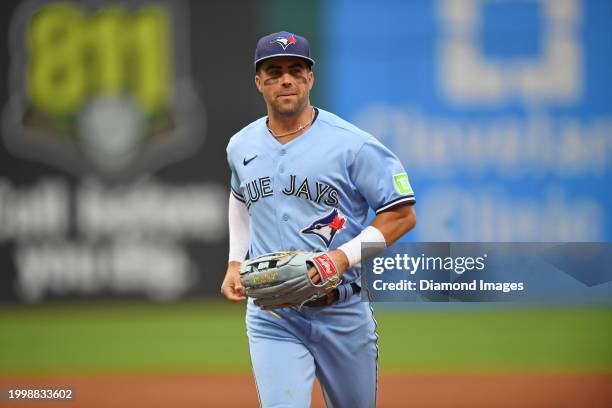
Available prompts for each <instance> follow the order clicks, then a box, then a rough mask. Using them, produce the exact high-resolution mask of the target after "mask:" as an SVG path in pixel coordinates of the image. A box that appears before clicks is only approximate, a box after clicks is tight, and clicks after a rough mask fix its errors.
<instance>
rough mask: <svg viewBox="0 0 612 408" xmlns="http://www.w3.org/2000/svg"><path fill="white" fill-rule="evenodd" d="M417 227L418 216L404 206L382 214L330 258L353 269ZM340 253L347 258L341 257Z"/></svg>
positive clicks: (333, 252)
mask: <svg viewBox="0 0 612 408" xmlns="http://www.w3.org/2000/svg"><path fill="white" fill-rule="evenodd" d="M415 225H416V215H415V213H414V210H413V209H412V207H409V206H402V207H398V208H396V209H392V210H388V211H385V212H382V213H380V214H378V215H377V216H376V217H375V218H374V220H372V223H371V224H370V225H369V226H368V227H367V228H365V229H364V230H363V231H361V233H360V234H359V235H357V236H356V237H355V238H353V239H352V240H350V241H348V242H346V243H344V244H342V245H340V246H339V247H338V249H337V250H335V251H332V252H331V253H330V256H333V259H334V261H338V262H339V263H345V261H347V262H348V265H347V267H352V266H354V265H356V264H358V263H360V262H363V261H365V260H366V259H367V258H369V257H371V256H375V255H376V254H377V253H379V252H381V251H383V250H384V249H385V248H386V247H387V246H388V245H391V244H393V243H394V242H395V241H397V240H398V239H399V238H400V237H401V236H402V235H404V234H405V233H407V232H408V231H410V230H411V229H412V228H414V226H415ZM363 244H368V251H367V253H364V251H363V250H362V245H363ZM339 252H340V253H343V254H344V255H345V256H344V257H343V256H340V255H339V254H338V253H339Z"/></svg>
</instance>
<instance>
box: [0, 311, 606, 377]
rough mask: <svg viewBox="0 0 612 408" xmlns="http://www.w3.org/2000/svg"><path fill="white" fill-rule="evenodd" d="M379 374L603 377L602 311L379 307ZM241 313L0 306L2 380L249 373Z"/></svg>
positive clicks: (604, 320) (603, 316) (603, 329)
mask: <svg viewBox="0 0 612 408" xmlns="http://www.w3.org/2000/svg"><path fill="white" fill-rule="evenodd" d="M376 317H377V320H378V325H379V326H378V327H379V335H380V350H381V354H380V369H381V372H382V373H422V372H432V373H436V372H468V373H474V372H475V373H478V372H522V373H525V372H540V373H541V372H552V373H564V372H568V373H611V372H612V309H597V308H585V309H572V310H567V309H553V310H537V309H506V310H504V309H495V310H485V309H482V308H480V309H472V310H456V311H449V310H436V311H434V310H416V311H415V310H412V311H406V310H404V311H399V310H389V309H384V310H383V309H381V310H378V311H377V313H376ZM246 346H247V339H246V334H245V328H244V305H238V306H234V305H228V304H226V303H219V302H186V303H178V304H169V305H151V304H142V303H111V304H97V303H94V304H68V305H51V306H45V307H42V306H30V307H25V306H3V307H2V309H1V310H0V372H1V373H2V374H3V375H5V376H7V375H9V376H10V375H32V374H36V375H47V374H71V373H77V374H103V373H112V372H121V373H162V372H163V373H169V372H176V373H213V374H215V373H250V365H249V364H250V363H249V356H248V351H247V347H246Z"/></svg>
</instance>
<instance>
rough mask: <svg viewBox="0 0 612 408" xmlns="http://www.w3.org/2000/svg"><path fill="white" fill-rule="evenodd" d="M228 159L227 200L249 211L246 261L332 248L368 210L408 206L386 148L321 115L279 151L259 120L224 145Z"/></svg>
mask: <svg viewBox="0 0 612 408" xmlns="http://www.w3.org/2000/svg"><path fill="white" fill-rule="evenodd" d="M227 154H228V162H229V165H230V169H231V171H232V179H231V189H232V193H233V195H234V196H235V197H236V198H237V199H238V200H240V201H242V202H244V203H245V205H246V206H247V207H248V210H249V215H250V247H249V253H250V256H257V255H260V254H262V253H266V252H272V251H277V250H291V249H303V250H315V249H326V250H328V249H334V248H337V247H338V246H339V245H342V244H343V243H345V242H347V241H349V240H351V239H352V238H354V237H355V236H356V235H358V234H359V233H360V232H361V231H362V230H363V228H365V227H366V225H365V223H366V219H367V215H368V209H369V208H372V209H373V210H374V211H375V212H376V213H380V212H382V211H385V210H388V209H390V208H393V207H395V206H398V205H405V204H412V203H414V202H415V198H414V193H413V191H412V188H411V187H410V183H409V181H408V176H407V175H406V171H405V170H404V168H403V166H402V164H401V162H400V161H399V159H398V158H397V157H396V156H395V155H394V154H393V153H392V152H391V151H390V150H389V149H387V148H386V147H385V146H383V145H382V144H381V143H380V142H379V141H378V140H377V139H375V138H374V137H373V136H371V135H369V134H367V133H366V132H364V131H362V130H361V129H359V128H357V127H356V126H354V125H352V124H350V123H348V122H346V121H344V120H343V119H341V118H339V117H338V116H336V115H334V114H332V113H329V112H326V111H324V110H321V109H317V112H316V115H315V120H314V122H313V124H312V126H311V127H310V128H309V129H308V130H307V131H306V132H305V133H304V134H302V135H301V136H299V137H297V138H296V139H294V140H292V141H290V142H288V143H286V144H281V143H279V142H278V141H277V140H276V139H275V138H274V137H273V136H272V135H271V134H270V133H269V131H268V129H267V126H266V118H265V117H264V118H261V119H259V120H256V121H255V122H253V123H251V124H250V125H248V126H246V127H245V128H243V129H242V130H240V131H239V132H238V133H236V134H235V135H234V136H233V137H232V138H231V140H230V142H229V144H228V147H227ZM348 272H349V271H347V273H348ZM346 278H350V277H349V276H346Z"/></svg>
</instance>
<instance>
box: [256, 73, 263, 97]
mask: <svg viewBox="0 0 612 408" xmlns="http://www.w3.org/2000/svg"><path fill="white" fill-rule="evenodd" d="M255 86H256V87H257V90H258V91H259V92H260V93H261V92H262V89H261V87H262V86H261V78H260V77H259V75H257V74H255Z"/></svg>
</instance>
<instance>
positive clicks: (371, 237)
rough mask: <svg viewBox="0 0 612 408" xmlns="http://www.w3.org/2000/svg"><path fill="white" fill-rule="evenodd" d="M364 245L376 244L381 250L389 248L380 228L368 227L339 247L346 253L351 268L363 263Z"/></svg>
mask: <svg viewBox="0 0 612 408" xmlns="http://www.w3.org/2000/svg"><path fill="white" fill-rule="evenodd" d="M362 243H368V244H375V246H376V247H378V248H380V249H385V248H386V247H387V242H386V241H385V236H384V235H383V234H382V232H380V230H379V229H378V228H376V227H373V226H371V225H370V226H368V227H366V229H364V230H363V231H361V233H359V235H357V236H356V237H355V238H353V239H351V240H350V241H349V242H346V243H344V244H342V245H340V246H339V247H338V249H339V250H341V251H342V252H344V254H345V255H346V257H347V259H348V261H349V268H350V267H353V266H355V265H357V264H358V263H359V262H361V258H362V254H361V244H362Z"/></svg>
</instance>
